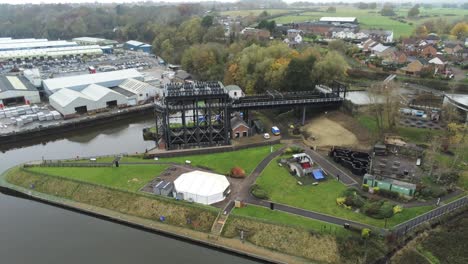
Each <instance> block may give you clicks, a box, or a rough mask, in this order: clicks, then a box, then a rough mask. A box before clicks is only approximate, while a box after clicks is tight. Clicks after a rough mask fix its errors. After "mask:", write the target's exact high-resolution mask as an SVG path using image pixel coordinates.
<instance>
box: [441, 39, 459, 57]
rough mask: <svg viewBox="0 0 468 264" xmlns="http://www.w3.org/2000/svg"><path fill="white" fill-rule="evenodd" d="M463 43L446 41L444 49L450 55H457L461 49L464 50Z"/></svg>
mask: <svg viewBox="0 0 468 264" xmlns="http://www.w3.org/2000/svg"><path fill="white" fill-rule="evenodd" d="M463 48H464V47H463V45H462V43H460V42H445V46H444V51H445V53H447V54H448V55H452V56H453V55H455V54H457V53H458V52H459V51H460V50H463Z"/></svg>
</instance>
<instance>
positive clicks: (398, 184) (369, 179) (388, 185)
mask: <svg viewBox="0 0 468 264" xmlns="http://www.w3.org/2000/svg"><path fill="white" fill-rule="evenodd" d="M362 183H363V184H367V185H369V187H370V188H372V187H379V188H380V189H383V190H389V191H393V192H397V193H399V194H401V195H405V196H410V197H413V196H414V193H415V191H416V184H413V183H408V182H403V181H398V180H394V179H388V178H382V179H376V178H375V176H373V175H370V174H366V175H364V179H363V182H362Z"/></svg>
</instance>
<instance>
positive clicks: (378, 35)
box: [360, 29, 393, 43]
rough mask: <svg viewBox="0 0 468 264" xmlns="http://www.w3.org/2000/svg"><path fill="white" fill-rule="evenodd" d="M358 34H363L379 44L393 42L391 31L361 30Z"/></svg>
mask: <svg viewBox="0 0 468 264" xmlns="http://www.w3.org/2000/svg"><path fill="white" fill-rule="evenodd" d="M360 33H363V34H365V35H366V36H367V37H368V38H371V39H373V40H376V41H379V42H381V43H391V42H393V31H390V30H380V29H363V30H361V31H360Z"/></svg>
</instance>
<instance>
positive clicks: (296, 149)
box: [284, 147, 304, 154]
mask: <svg viewBox="0 0 468 264" xmlns="http://www.w3.org/2000/svg"><path fill="white" fill-rule="evenodd" d="M302 152H304V150H303V149H302V148H299V147H289V148H286V149H285V150H284V154H297V153H302Z"/></svg>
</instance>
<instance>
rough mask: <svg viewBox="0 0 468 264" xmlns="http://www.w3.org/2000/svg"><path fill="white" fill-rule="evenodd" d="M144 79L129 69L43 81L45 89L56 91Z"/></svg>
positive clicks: (112, 84) (109, 85)
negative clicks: (131, 79)
mask: <svg viewBox="0 0 468 264" xmlns="http://www.w3.org/2000/svg"><path fill="white" fill-rule="evenodd" d="M130 78H135V79H143V75H142V74H141V73H140V72H138V71H137V70H135V69H127V70H120V71H111V72H100V73H95V74H85V75H75V76H67V77H61V78H54V79H47V80H44V81H43V82H42V84H43V86H44V89H46V90H48V91H50V92H55V91H57V90H60V89H62V88H70V89H74V90H82V89H83V88H85V87H86V86H88V85H90V84H98V85H101V86H104V87H115V86H118V85H119V84H120V83H122V82H123V81H124V80H126V79H130Z"/></svg>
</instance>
